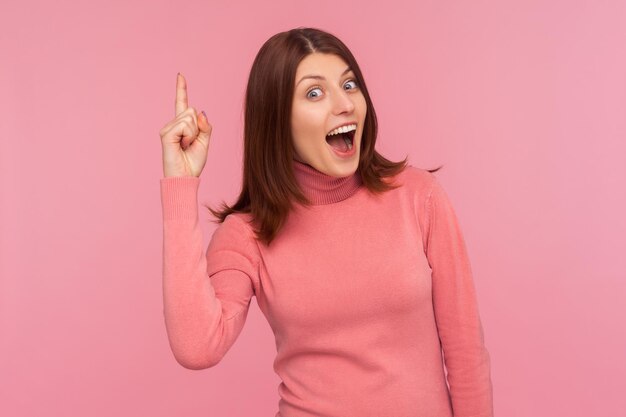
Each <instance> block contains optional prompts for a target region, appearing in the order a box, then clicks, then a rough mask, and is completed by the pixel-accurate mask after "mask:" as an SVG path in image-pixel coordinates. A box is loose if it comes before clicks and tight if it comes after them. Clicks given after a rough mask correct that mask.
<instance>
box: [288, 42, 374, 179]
mask: <svg viewBox="0 0 626 417" xmlns="http://www.w3.org/2000/svg"><path fill="white" fill-rule="evenodd" d="M295 82H296V85H295V90H294V97H293V106H292V112H291V133H292V138H293V146H294V159H295V160H298V161H300V162H303V163H305V164H308V165H311V166H312V167H313V168H315V169H317V170H318V171H320V172H323V173H325V174H326V175H330V176H333V177H346V176H348V175H352V174H353V173H354V172H355V171H356V170H357V168H358V165H359V157H360V145H361V138H362V133H363V122H364V121H365V115H366V112H367V104H366V102H365V96H364V95H363V93H362V91H361V88H360V86H359V85H358V81H357V80H356V77H355V76H354V73H353V72H352V70H351V69H350V68H348V64H347V63H346V62H345V61H344V60H343V59H342V58H340V57H339V56H337V55H334V54H327V53H317V52H314V53H312V54H309V55H307V56H306V57H305V58H304V59H303V60H302V61H300V64H299V65H298V68H297V71H296V77H295ZM347 123H356V131H355V132H354V138H353V141H352V146H353V148H356V149H355V152H354V154H352V155H351V156H339V155H338V154H337V153H336V152H335V151H334V150H333V148H332V147H331V146H330V145H329V144H328V142H327V141H326V135H327V134H328V133H330V131H331V130H333V129H334V128H335V127H337V126H341V125H344V124H347Z"/></svg>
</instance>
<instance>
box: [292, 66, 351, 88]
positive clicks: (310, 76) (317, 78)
mask: <svg viewBox="0 0 626 417" xmlns="http://www.w3.org/2000/svg"><path fill="white" fill-rule="evenodd" d="M351 70H352V68H350V67H348V68H346V69H345V70H344V72H342V73H341V76H344V75H346V74H347V73H349V72H350V71H351ZM307 78H313V79H316V80H326V78H324V77H322V76H321V75H305V76H304V77H302V78H300V81H298V83H297V84H296V87H297V86H298V84H300V83H301V82H302V81H304V80H306V79H307Z"/></svg>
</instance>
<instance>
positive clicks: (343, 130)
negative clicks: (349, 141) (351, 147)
mask: <svg viewBox="0 0 626 417" xmlns="http://www.w3.org/2000/svg"><path fill="white" fill-rule="evenodd" d="M352 130H356V125H347V126H342V127H338V128H337V129H335V130H332V131H331V132H330V133H329V134H328V135H326V136H332V135H337V134H339V133H346V132H350V131H352Z"/></svg>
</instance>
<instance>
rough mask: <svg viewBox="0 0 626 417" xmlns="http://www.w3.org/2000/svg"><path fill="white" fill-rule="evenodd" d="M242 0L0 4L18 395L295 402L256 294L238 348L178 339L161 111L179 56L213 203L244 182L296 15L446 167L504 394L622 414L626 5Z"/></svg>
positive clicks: (3, 221) (1, 401) (101, 400)
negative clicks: (284, 390)
mask: <svg viewBox="0 0 626 417" xmlns="http://www.w3.org/2000/svg"><path fill="white" fill-rule="evenodd" d="M226 3H227V2H200V1H187V2H149V1H141V2H139V1H136V2H121V1H117V2H97V1H90V2H78V1H65V2H44V1H38V2H37V1H35V2H33V1H19V2H18V1H15V0H3V2H2V4H1V5H0V52H1V55H0V85H1V86H2V93H1V94H0V128H1V130H0V132H1V134H2V139H1V140H0V143H1V149H0V169H1V172H0V184H1V191H2V193H1V204H0V277H1V279H0V325H1V328H0V350H1V351H0V366H1V368H0V415H2V416H20V417H21V416H82V415H88V416H93V417H99V416H112V415H117V416H138V415H143V416H152V417H158V416H189V417H191V416H273V415H274V414H275V413H276V410H277V405H278V399H279V397H278V391H277V387H278V384H279V382H280V381H279V380H278V377H277V376H276V375H275V374H274V373H273V369H272V361H273V358H274V354H275V345H274V339H273V335H272V333H271V330H270V327H269V325H268V324H267V322H266V321H265V318H264V317H263V315H262V314H261V313H260V310H259V308H258V306H257V305H256V301H255V302H253V303H252V305H251V307H250V308H251V311H250V314H249V316H248V321H247V323H246V327H245V328H244V331H243V332H242V334H241V335H240V338H239V339H238V341H237V342H236V343H235V345H234V346H233V348H232V350H231V351H229V352H228V354H227V355H226V357H225V358H224V360H223V361H222V362H221V363H220V364H219V365H218V366H216V367H214V368H211V369H207V370H203V371H191V370H187V369H185V368H183V367H181V366H180V365H178V363H177V362H176V361H175V359H174V357H173V355H172V354H171V351H170V348H169V345H168V341H167V335H166V332H165V325H164V320H163V306H162V287H161V279H162V276H161V272H162V269H161V268H162V257H161V256H162V223H161V221H162V218H161V215H162V213H161V205H160V204H161V202H160V192H159V180H160V178H161V177H162V172H163V171H162V162H161V147H160V138H159V135H158V132H159V130H160V129H161V127H163V125H165V123H167V122H168V121H169V120H170V119H172V118H173V117H174V94H175V82H176V73H177V72H178V71H181V72H182V73H183V74H184V75H185V76H186V78H187V81H188V84H189V99H190V105H192V106H194V107H196V108H197V109H198V110H205V111H206V113H207V114H208V115H209V119H210V121H211V123H212V124H213V126H214V128H213V134H212V137H211V145H210V150H209V157H208V161H207V165H206V167H205V170H204V172H203V173H202V177H201V184H200V194H201V195H200V203H210V204H212V205H213V206H216V205H217V204H218V203H219V202H220V201H221V200H226V201H228V202H232V201H233V199H234V198H235V197H236V195H237V193H238V190H239V188H238V187H239V185H240V180H241V155H242V132H243V125H242V123H243V113H242V110H243V109H242V104H243V93H244V89H245V85H246V81H247V75H248V72H249V68H250V66H251V64H252V61H253V59H254V56H255V55H256V53H257V51H258V49H259V48H260V46H261V45H262V44H263V42H265V40H266V39H268V38H269V37H270V36H271V35H273V34H275V33H277V32H280V31H284V30H288V29H291V28H293V27H297V26H314V27H319V28H321V29H325V30H328V31H330V32H332V33H334V34H336V35H337V36H339V37H340V38H341V39H342V40H343V41H344V42H345V43H346V44H347V45H348V46H349V47H350V48H351V49H352V51H353V53H354V54H355V56H356V57H357V59H358V61H359V63H360V65H361V66H362V69H363V72H364V75H365V77H366V81H367V84H368V87H369V88H370V91H371V94H372V97H373V100H374V103H375V105H376V110H377V112H378V116H379V122H380V136H379V142H378V150H379V151H380V152H381V153H383V155H385V156H387V157H388V158H390V159H394V160H399V159H402V158H404V156H405V155H407V154H408V155H409V161H410V163H411V164H413V165H415V166H418V167H422V168H434V167H436V166H438V165H440V164H444V168H443V169H442V170H441V171H440V172H439V173H438V174H437V176H438V177H439V178H440V179H441V181H442V183H443V185H444V186H445V188H446V190H447V191H448V193H449V195H450V197H451V198H452V200H453V202H454V204H455V207H456V210H457V214H458V217H459V220H460V222H461V224H462V227H463V230H464V233H465V238H466V243H467V245H468V250H469V253H470V256H471V259H472V266H473V271H474V278H475V284H476V288H477V294H478V297H479V308H480V313H481V317H482V322H483V326H484V330H485V342H486V346H487V349H488V350H489V352H490V354H491V358H492V380H493V383H494V408H495V412H496V414H497V415H498V416H500V417H503V416H507V417H517V416H528V417H543V416H546V417H548V416H550V417H552V416H565V415H567V416H570V417H574V416H614V415H618V414H621V413H623V411H624V409H626V399H625V398H626V397H624V395H623V390H624V379H625V377H626V361H625V360H624V352H626V334H625V332H626V331H625V329H626V326H625V323H624V317H626V311H625V310H626V309H625V307H624V302H623V300H624V297H625V296H626V291H625V290H626V280H625V278H626V272H625V271H626V261H625V259H626V256H624V254H623V252H624V249H625V248H626V245H625V243H626V242H625V238H624V236H626V221H625V220H624V213H625V212H626V196H625V190H626V187H625V185H626V168H625V166H626V164H625V158H624V155H626V146H625V145H624V143H625V139H626V117H625V116H626V48H625V47H624V45H626V25H624V22H626V2H623V1H619V0H615V1H591V0H589V1H549V2H546V1H527V0H519V1H491V2H487V1H443V0H441V1H436V2H435V1H410V2H409V1H406V2H398V1H384V2H379V3H364V2H362V1H343V2H335V1H323V2H313V3H312V2H294V1H291V0H289V1H287V0H284V1H274V2H272V3H270V4H268V3H267V2H247V3H245V4H241V2H231V3H230V4H228V5H227V4H226ZM209 220H210V217H209V215H208V213H207V212H206V211H205V210H204V209H202V210H201V221H202V223H203V225H204V226H203V227H204V232H205V244H208V241H209V238H210V235H211V233H212V231H213V230H214V227H215V226H214V224H213V223H211V222H210V221H209ZM205 247H206V246H205ZM383 414H384V412H382V411H381V416H382V415H383ZM390 417H392V416H390Z"/></svg>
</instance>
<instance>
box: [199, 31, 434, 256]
mask: <svg viewBox="0 0 626 417" xmlns="http://www.w3.org/2000/svg"><path fill="white" fill-rule="evenodd" d="M314 52H319V53H329V54H335V55H337V56H339V57H341V58H342V59H343V60H344V61H345V62H346V63H347V64H348V65H349V66H350V68H351V69H352V71H353V72H354V75H355V77H356V79H357V85H359V87H360V89H361V92H362V93H363V95H364V96H365V101H366V104H367V113H366V116H365V122H364V125H363V137H362V140H361V152H360V159H359V166H358V168H357V169H358V172H359V173H360V175H361V179H362V181H363V185H364V186H365V187H367V189H368V190H369V191H370V192H372V193H375V194H380V193H383V192H385V191H389V190H392V189H395V188H397V187H399V185H392V184H389V183H387V182H386V181H384V178H386V177H393V176H395V175H396V174H398V173H399V172H401V171H402V170H404V169H405V168H406V166H407V164H408V162H407V158H408V157H405V158H404V160H402V161H400V162H392V161H389V160H388V159H386V158H384V157H383V156H382V155H380V154H379V153H378V152H376V150H375V149H374V148H375V145H376V137H377V134H378V122H377V119H376V112H375V111H374V105H373V104H372V101H371V99H370V96H369V93H368V91H367V87H366V85H365V80H364V79H363V75H362V74H361V70H360V68H359V65H358V64H357V62H356V59H355V58H354V56H353V55H352V53H351V52H350V50H349V49H348V47H347V46H346V45H344V43H343V42H342V41H341V40H339V39H338V38H337V37H335V36H334V35H332V34H330V33H328V32H325V31H322V30H320V29H315V28H303V27H299V28H295V29H291V30H289V31H286V32H281V33H277V34H276V35H274V36H272V37H271V38H269V39H268V40H267V41H266V42H265V43H264V44H263V46H262V47H261V49H260V50H259V52H258V54H257V56H256V58H255V59H254V62H253V64H252V68H251V70H250V76H249V78H248V85H247V89H246V94H245V118H244V152H243V184H242V188H241V193H240V194H239V197H238V199H237V202H236V203H235V204H233V205H232V206H228V205H227V204H225V203H224V202H222V209H221V211H216V210H213V209H212V208H211V207H209V206H208V205H205V207H206V208H207V209H208V210H209V211H210V212H211V214H213V216H215V217H217V220H213V221H214V222H218V223H222V222H223V221H224V220H225V219H226V216H228V215H229V214H231V213H235V212H237V213H250V214H251V216H252V219H253V222H255V223H257V226H258V227H257V228H256V229H255V230H254V232H255V235H256V236H255V237H256V239H257V240H262V241H263V242H264V243H265V244H266V245H268V246H269V244H270V243H271V242H272V240H273V239H274V238H275V237H276V235H277V233H278V232H279V230H280V228H281V227H282V225H283V224H284V222H285V220H286V218H287V216H288V214H289V211H290V209H291V208H292V204H293V201H294V200H295V201H298V202H299V203H301V204H302V205H304V206H309V205H311V202H310V201H309V200H308V199H307V198H306V197H305V195H304V194H303V193H302V190H301V189H300V187H299V185H298V182H297V181H296V178H295V176H294V173H293V170H292V169H293V168H292V164H293V156H294V149H293V142H292V137H291V128H290V117H291V108H292V99H293V94H294V83H295V75H296V69H297V67H298V65H299V63H300V61H302V60H303V59H304V58H305V57H306V56H307V55H309V54H311V53H314ZM440 168H441V166H440V167H439V168H436V169H433V170H428V171H429V172H436V171H438V170H439V169H440Z"/></svg>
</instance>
